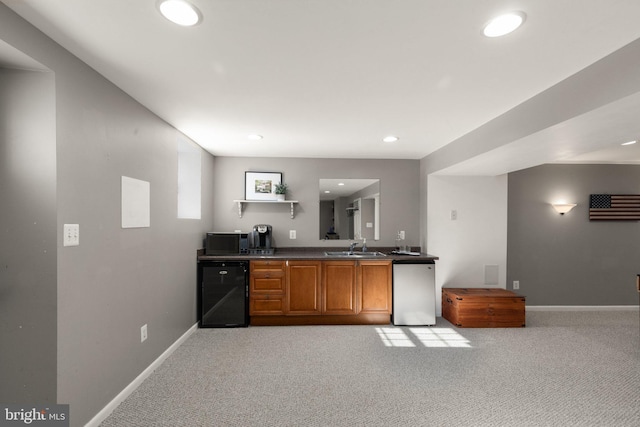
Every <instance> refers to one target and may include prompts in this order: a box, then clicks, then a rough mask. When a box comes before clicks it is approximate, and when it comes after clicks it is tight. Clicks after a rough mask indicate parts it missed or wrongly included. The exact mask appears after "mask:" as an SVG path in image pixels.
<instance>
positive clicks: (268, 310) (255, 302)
mask: <svg viewBox="0 0 640 427" xmlns="http://www.w3.org/2000/svg"><path fill="white" fill-rule="evenodd" d="M249 314H250V315H252V316H269V315H271V316H277V315H282V314H284V295H282V296H278V295H259V296H254V297H251V299H250V300H249Z"/></svg>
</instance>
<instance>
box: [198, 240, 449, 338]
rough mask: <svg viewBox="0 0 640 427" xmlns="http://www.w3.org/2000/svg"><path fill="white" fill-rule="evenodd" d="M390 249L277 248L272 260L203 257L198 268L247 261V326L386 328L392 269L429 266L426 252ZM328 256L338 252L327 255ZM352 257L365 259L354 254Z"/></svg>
mask: <svg viewBox="0 0 640 427" xmlns="http://www.w3.org/2000/svg"><path fill="white" fill-rule="evenodd" d="M393 249H394V248H389V247H370V248H369V251H368V252H369V253H371V252H378V253H382V254H386V256H385V255H378V256H375V255H370V256H366V254H367V252H364V254H365V256H354V257H352V256H345V255H339V253H340V252H346V251H347V248H345V247H344V246H341V247H296V248H277V249H275V251H274V253H273V254H272V255H258V254H256V255H248V254H246V255H204V249H201V250H199V251H198V267H199V268H200V269H202V268H206V266H207V265H211V264H214V263H215V261H223V262H230V261H249V262H250V274H249V288H248V291H249V292H248V294H247V295H248V298H249V316H250V323H249V324H250V325H252V326H259V325H263V326H266V325H270V326H275V325H327V324H332V325H347V324H376V325H388V324H389V323H390V320H391V315H392V311H393V309H392V299H393V296H392V282H393V278H392V276H393V265H396V264H397V263H412V264H413V263H416V264H433V263H434V262H435V260H437V259H438V257H436V256H433V255H429V254H426V253H418V254H417V255H409V254H394V253H392V251H393ZM326 252H336V254H335V255H326ZM354 254H363V252H361V251H358V250H357V248H356V250H354Z"/></svg>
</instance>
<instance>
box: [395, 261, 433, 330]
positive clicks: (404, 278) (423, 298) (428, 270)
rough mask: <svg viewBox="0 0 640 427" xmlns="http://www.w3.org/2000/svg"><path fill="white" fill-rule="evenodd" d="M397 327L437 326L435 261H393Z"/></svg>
mask: <svg viewBox="0 0 640 427" xmlns="http://www.w3.org/2000/svg"><path fill="white" fill-rule="evenodd" d="M393 324H394V325H423V326H426V325H435V324H436V264H435V261H432V260H412V259H406V260H404V259H403V260H394V261H393Z"/></svg>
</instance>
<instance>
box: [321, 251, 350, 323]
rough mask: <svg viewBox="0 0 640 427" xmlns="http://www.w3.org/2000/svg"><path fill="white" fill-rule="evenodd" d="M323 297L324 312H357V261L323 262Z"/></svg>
mask: <svg viewBox="0 0 640 427" xmlns="http://www.w3.org/2000/svg"><path fill="white" fill-rule="evenodd" d="M322 297H323V298H322V313H323V314H357V304H356V262H355V261H324V262H323V264H322Z"/></svg>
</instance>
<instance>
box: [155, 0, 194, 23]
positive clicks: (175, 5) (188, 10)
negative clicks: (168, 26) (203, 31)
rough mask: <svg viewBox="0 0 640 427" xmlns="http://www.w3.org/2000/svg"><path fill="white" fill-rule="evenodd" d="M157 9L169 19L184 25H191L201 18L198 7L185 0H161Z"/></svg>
mask: <svg viewBox="0 0 640 427" xmlns="http://www.w3.org/2000/svg"><path fill="white" fill-rule="evenodd" d="M158 9H159V10H160V13H162V16H164V17H165V18H167V19H168V20H169V21H171V22H173V23H174V24H178V25H182V26H184V27H191V26H193V25H196V24H197V23H199V22H200V21H201V20H202V15H201V14H200V11H199V10H198V8H196V7H195V6H194V5H192V4H191V3H189V2H188V1H186V0H161V1H159V2H158Z"/></svg>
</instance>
